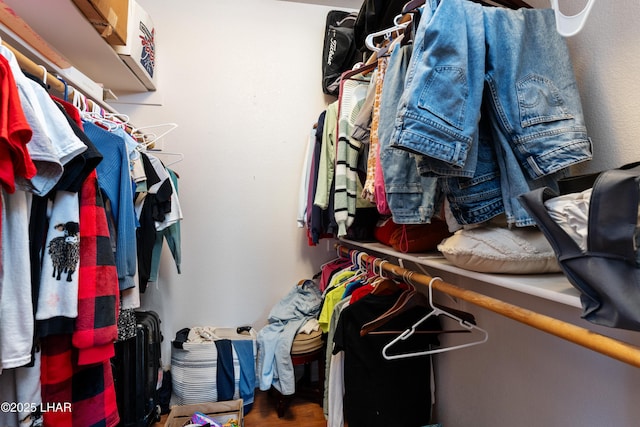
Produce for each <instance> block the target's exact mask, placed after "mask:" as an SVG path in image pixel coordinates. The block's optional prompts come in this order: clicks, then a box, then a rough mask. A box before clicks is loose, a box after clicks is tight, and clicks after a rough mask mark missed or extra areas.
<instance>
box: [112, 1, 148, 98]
mask: <svg viewBox="0 0 640 427" xmlns="http://www.w3.org/2000/svg"><path fill="white" fill-rule="evenodd" d="M127 34H128V36H127V43H126V44H125V45H124V46H113V49H114V50H115V51H116V53H117V54H118V55H119V56H120V58H121V59H122V60H123V61H124V63H125V64H127V66H128V67H129V68H130V69H131V71H132V72H133V73H134V74H135V75H136V77H138V79H139V80H140V81H141V82H142V84H143V85H144V86H145V87H146V88H147V89H148V90H156V29H155V27H154V25H153V21H152V20H151V16H149V14H148V13H147V12H146V11H145V10H144V9H143V8H142V6H140V5H139V4H138V2H136V1H135V0H130V3H129V30H128V32H127Z"/></svg>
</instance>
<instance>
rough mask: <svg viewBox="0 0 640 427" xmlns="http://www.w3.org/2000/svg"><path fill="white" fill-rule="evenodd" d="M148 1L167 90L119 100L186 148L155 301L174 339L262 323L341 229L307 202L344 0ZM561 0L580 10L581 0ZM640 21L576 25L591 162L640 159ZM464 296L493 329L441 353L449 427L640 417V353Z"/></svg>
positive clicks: (632, 2) (604, 5) (603, 9)
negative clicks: (619, 353)
mask: <svg viewBox="0 0 640 427" xmlns="http://www.w3.org/2000/svg"><path fill="white" fill-rule="evenodd" d="M139 2H140V3H141V4H142V5H143V7H144V8H145V9H146V10H147V11H148V12H150V14H151V16H152V17H153V20H154V22H155V23H156V27H157V31H158V34H157V40H158V47H157V49H158V58H157V60H158V75H159V79H160V81H159V86H160V91H159V93H157V94H154V95H153V97H154V98H155V99H162V105H161V106H133V105H125V104H121V105H118V104H114V105H115V106H116V108H118V110H120V111H122V112H124V113H128V114H130V115H131V117H132V120H133V122H134V123H136V124H138V125H151V124H156V123H162V122H176V123H178V124H179V128H178V129H177V130H175V131H174V132H173V133H171V134H170V135H169V136H167V138H166V140H165V146H164V148H165V149H166V150H169V151H180V152H183V153H184V155H185V159H184V161H182V162H181V163H179V164H177V165H175V166H174V167H175V169H176V171H177V172H178V173H179V174H180V177H181V179H180V186H181V187H180V200H181V202H182V205H183V206H182V207H183V210H184V213H185V219H184V221H183V223H182V227H183V228H182V230H183V235H182V249H183V259H184V261H183V265H182V268H183V273H182V274H181V275H177V274H175V268H174V267H173V265H172V261H171V258H170V257H169V256H168V255H167V256H165V258H164V263H163V267H162V270H161V280H160V282H159V284H158V287H157V288H152V289H149V290H148V291H147V294H145V295H144V296H143V301H144V306H145V307H149V308H153V309H155V310H158V311H159V312H160V313H161V315H162V316H163V324H164V332H165V336H166V339H167V341H169V340H170V339H171V338H172V336H173V334H175V331H176V330H178V329H180V328H182V327H185V326H194V325H224V326H234V325H240V324H252V325H254V326H255V327H257V328H260V327H261V326H262V325H263V324H264V322H265V319H266V316H267V313H268V312H269V310H270V308H271V307H272V306H273V305H274V304H275V303H276V302H277V301H278V299H279V298H280V297H281V296H282V295H283V294H284V293H285V292H286V291H287V290H288V289H289V288H290V287H291V286H293V285H294V284H295V283H296V282H297V281H298V280H299V279H301V278H306V277H310V276H311V275H312V274H313V273H314V272H316V271H317V270H318V268H319V265H320V264H321V263H322V262H323V261H325V260H327V259H329V258H332V257H333V256H334V251H333V247H332V245H331V244H328V243H326V242H323V244H321V245H320V246H319V247H316V248H310V247H309V246H308V245H307V241H306V237H305V234H304V232H303V231H302V230H301V229H298V228H296V223H295V214H296V202H297V194H298V183H299V178H300V168H301V164H302V159H303V155H304V150H305V146H306V141H307V135H308V132H309V128H310V126H311V125H312V123H313V122H314V121H315V120H316V118H317V116H318V114H319V113H320V112H321V111H322V109H323V108H324V106H325V103H326V102H327V99H326V98H325V97H324V96H323V95H322V91H321V87H320V57H321V50H322V38H323V29H324V21H325V17H326V12H327V11H328V10H330V9H331V8H333V7H335V3H336V2H328V1H324V2H311V1H304V2H293V1H278V0H247V1H243V2H238V1H231V0H216V1H210V0H189V1H182V2H179V3H178V2H175V1H169V0H139ZM313 3H318V4H313ZM354 3H355V5H354ZM359 3H360V2H358V1H354V2H350V3H342V4H343V5H346V6H349V7H352V8H357V7H358V4H359ZM530 3H531V4H535V5H538V6H540V7H546V6H547V5H548V2H547V0H531V1H530ZM560 3H562V6H563V9H564V10H566V11H568V12H569V11H575V10H578V9H579V8H580V7H581V6H582V5H583V4H584V3H585V0H561V1H560ZM565 8H566V9H565ZM638 22H640V3H638V1H637V0H616V1H615V2H611V1H606V0H598V1H596V3H595V6H594V8H593V10H592V12H591V16H590V18H589V21H588V22H587V24H586V26H585V28H584V29H583V31H582V32H581V33H580V34H579V35H577V36H575V37H573V38H571V39H569V40H568V43H569V46H570V51H571V55H572V61H573V63H574V64H575V69H576V75H577V77H578V80H579V85H580V90H581V95H582V99H583V107H584V110H585V115H586V121H587V126H588V129H589V132H590V135H591V137H592V139H593V144H594V160H593V162H591V163H590V164H587V165H585V166H584V167H583V168H580V169H582V170H600V169H604V168H608V167H615V166H618V165H620V164H623V163H626V162H630V161H634V160H639V158H640V153H639V152H638V149H637V147H638V141H640V125H639V124H638V123H639V120H638V114H639V113H640V79H639V78H638V71H637V70H640V30H638ZM450 281H452V282H453V283H456V278H451V279H450ZM467 285H469V286H472V287H474V286H477V284H474V283H468V284H467ZM612 285H613V284H612ZM483 291H487V290H486V289H483ZM490 292H492V293H493V294H495V296H497V297H499V298H504V299H506V300H510V301H513V302H515V303H520V304H522V305H524V306H531V307H533V308H535V309H540V310H542V311H545V310H546V311H548V312H550V313H552V314H554V315H558V316H560V317H565V318H566V319H567V320H574V319H577V317H578V315H579V313H578V312H577V310H575V309H570V308H567V307H564V306H561V305H559V304H555V303H549V302H545V301H542V300H539V299H537V298H535V297H530V296H528V297H527V296H520V295H517V294H514V293H512V292H509V291H504V290H492V291H490ZM466 308H467V309H468V310H469V311H472V312H473V313H474V314H476V316H477V317H478V319H479V321H480V323H481V324H482V325H483V326H484V327H486V328H487V329H488V330H489V332H490V334H491V338H490V341H489V342H488V343H487V344H485V345H483V346H479V347H474V348H473V349H470V350H468V352H466V353H464V352H462V351H461V352H458V353H455V354H454V353H450V354H448V355H447V356H443V357H441V358H440V360H439V363H438V366H439V370H438V413H439V414H440V415H441V416H442V420H444V425H445V427H469V426H474V427H513V426H518V427H522V426H534V425H535V426H537V425H551V426H560V425H562V426H581V427H585V426H593V427H595V426H601V425H615V426H618V427H631V426H635V425H637V420H638V419H640V405H637V403H636V402H637V400H638V397H640V377H639V374H638V372H639V371H638V370H637V369H636V368H631V367H628V366H626V365H624V364H622V363H620V362H617V361H613V360H611V359H608V358H606V357H604V356H600V355H598V354H595V353H593V352H591V351H589V350H585V349H582V348H580V347H578V346H575V345H572V344H568V343H565V342H563V341H561V340H559V339H557V338H554V337H551V336H549V335H546V334H543V333H541V332H537V331H534V330H531V329H529V328H527V327H523V326H520V325H518V324H516V323H515V322H513V321H510V320H505V319H503V318H499V317H497V316H494V315H492V314H490V313H487V312H483V311H480V310H476V309H474V308H473V307H466ZM583 325H584V324H583ZM586 326H589V325H586ZM622 337H623V338H629V339H631V340H635V341H636V343H640V340H638V339H637V337H636V336H635V335H631V336H628V335H627V334H622ZM166 343H167V342H166ZM166 343H165V344H166ZM165 362H167V363H168V360H165Z"/></svg>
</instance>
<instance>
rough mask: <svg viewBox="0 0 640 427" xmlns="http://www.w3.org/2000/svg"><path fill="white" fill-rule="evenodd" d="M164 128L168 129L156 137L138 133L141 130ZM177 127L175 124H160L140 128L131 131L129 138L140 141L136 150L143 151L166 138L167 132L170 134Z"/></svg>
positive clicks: (152, 134) (151, 134) (150, 134)
mask: <svg viewBox="0 0 640 427" xmlns="http://www.w3.org/2000/svg"><path fill="white" fill-rule="evenodd" d="M165 126H167V127H168V129H167V130H165V131H164V132H162V133H161V134H160V135H156V134H155V133H146V132H140V131H141V130H143V129H154V128H159V127H165ZM177 127H178V125H177V124H176V123H160V124H157V125H149V126H142V127H137V128H133V129H132V130H131V136H133V137H134V138H136V139H141V140H142V141H141V142H140V145H139V146H138V149H139V150H143V149H145V148H148V147H150V146H151V145H153V144H155V143H156V142H158V141H159V140H160V139H162V138H164V137H165V136H167V134H169V132H172V131H173V130H174V129H176V128H177Z"/></svg>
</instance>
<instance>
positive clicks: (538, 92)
mask: <svg viewBox="0 0 640 427" xmlns="http://www.w3.org/2000/svg"><path fill="white" fill-rule="evenodd" d="M516 90H517V95H518V109H519V112H520V124H521V126H522V127H523V128H526V127H528V126H533V125H536V124H540V123H549V122H555V121H559V120H567V119H572V118H573V115H572V114H570V113H569V111H568V107H567V102H566V101H565V99H564V98H563V96H562V93H561V92H560V90H558V88H557V87H556V85H555V84H554V83H553V81H551V80H550V79H548V78H546V77H543V76H540V75H534V74H529V75H527V76H525V77H524V78H522V79H520V80H519V81H518V82H517V84H516Z"/></svg>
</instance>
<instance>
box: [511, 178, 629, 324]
mask: <svg viewBox="0 0 640 427" xmlns="http://www.w3.org/2000/svg"><path fill="white" fill-rule="evenodd" d="M634 166H635V165H634ZM639 184H640V167H637V166H636V167H632V168H628V169H625V168H624V167H623V168H620V169H613V170H608V171H605V172H602V173H600V174H599V175H597V178H596V180H595V183H594V184H593V190H592V194H591V199H590V203H589V216H588V236H587V249H586V250H582V249H581V248H580V247H579V246H578V244H577V243H576V242H575V241H574V240H573V239H572V238H571V237H570V236H569V235H568V234H567V233H566V232H565V231H564V230H563V229H562V227H560V226H559V225H558V224H557V223H556V222H555V221H554V220H553V219H552V218H551V217H550V216H549V213H548V211H547V209H546V208H545V206H544V202H545V201H546V200H548V199H550V198H552V197H555V196H557V194H555V193H554V192H553V191H551V190H550V189H548V188H540V189H537V190H534V191H531V192H528V193H525V194H523V195H521V196H520V197H519V200H520V202H521V203H522V205H523V207H524V208H525V209H526V210H527V211H528V212H529V214H530V215H531V216H532V217H533V219H534V220H535V221H536V223H537V225H538V226H539V227H540V229H541V230H542V232H543V233H544V235H545V236H546V238H547V240H549V243H550V244H551V246H552V247H553V249H554V251H555V253H556V255H557V257H558V262H559V264H560V266H561V268H562V270H563V272H564V273H565V275H566V276H567V278H568V279H569V282H571V284H572V285H573V286H574V287H575V288H577V289H578V290H579V291H580V293H581V295H580V300H581V303H582V309H583V313H582V317H583V318H584V319H586V320H588V321H590V322H592V323H595V324H598V325H603V326H608V327H614V328H621V329H630V330H640V269H639V268H638V267H637V264H636V240H635V239H636V234H637V228H638V225H637V222H638V201H639V189H638V185H639Z"/></svg>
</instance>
